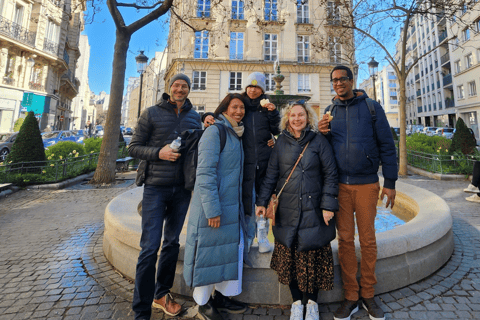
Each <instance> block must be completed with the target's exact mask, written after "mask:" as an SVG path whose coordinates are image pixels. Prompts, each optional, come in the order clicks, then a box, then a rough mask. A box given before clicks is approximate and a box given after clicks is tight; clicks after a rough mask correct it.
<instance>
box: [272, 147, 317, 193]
mask: <svg viewBox="0 0 480 320" xmlns="http://www.w3.org/2000/svg"><path fill="white" fill-rule="evenodd" d="M309 143H310V141H309V142H307V144H306V145H305V147H304V148H303V151H302V153H300V155H299V156H298V159H297V162H295V165H294V166H293V169H292V171H290V174H289V175H288V177H287V180H285V183H284V184H283V187H282V189H280V192H279V193H278V195H277V198H280V195H281V194H282V191H283V188H285V186H286V185H287V183H288V180H290V177H291V176H292V174H293V171H295V168H296V167H297V165H298V163H299V162H300V160H302V157H303V154H304V153H305V150H307V147H308V144H309Z"/></svg>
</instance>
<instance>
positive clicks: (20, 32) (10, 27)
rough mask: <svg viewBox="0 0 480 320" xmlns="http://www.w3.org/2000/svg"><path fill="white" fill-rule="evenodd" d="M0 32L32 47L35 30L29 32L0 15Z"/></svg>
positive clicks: (35, 34)
mask: <svg viewBox="0 0 480 320" xmlns="http://www.w3.org/2000/svg"><path fill="white" fill-rule="evenodd" d="M0 33H1V34H3V35H5V36H7V37H9V38H13V39H15V40H18V41H20V42H22V43H24V44H27V45H29V46H32V47H34V46H35V37H36V36H37V33H36V32H30V31H28V30H27V29H25V28H23V27H22V26H21V25H19V24H16V23H15V22H13V21H10V20H8V19H5V18H4V17H2V16H0Z"/></svg>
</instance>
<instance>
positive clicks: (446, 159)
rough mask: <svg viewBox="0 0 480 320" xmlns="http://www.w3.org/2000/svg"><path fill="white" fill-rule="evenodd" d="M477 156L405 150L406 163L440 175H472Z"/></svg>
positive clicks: (477, 159)
mask: <svg viewBox="0 0 480 320" xmlns="http://www.w3.org/2000/svg"><path fill="white" fill-rule="evenodd" d="M475 161H480V156H479V155H441V154H431V153H425V152H418V151H413V150H407V163H408V164H409V165H411V166H413V167H416V168H420V169H423V170H426V171H429V172H434V173H441V174H449V173H450V174H472V171H473V164H474V163H475Z"/></svg>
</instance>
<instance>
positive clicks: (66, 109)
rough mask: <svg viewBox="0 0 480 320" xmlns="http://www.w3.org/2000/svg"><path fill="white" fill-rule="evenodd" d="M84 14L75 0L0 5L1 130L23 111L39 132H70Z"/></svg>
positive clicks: (0, 1)
mask: <svg viewBox="0 0 480 320" xmlns="http://www.w3.org/2000/svg"><path fill="white" fill-rule="evenodd" d="M84 10H85V3H84V2H80V1H77V0H63V1H62V0H39V1H25V0H0V73H1V76H2V79H1V82H0V131H10V130H12V129H13V124H14V122H15V121H16V119H18V118H19V117H23V116H24V114H25V112H27V111H34V112H35V114H36V116H37V118H38V119H39V122H40V128H41V129H43V128H45V127H46V126H47V125H51V126H52V127H53V128H55V129H68V128H69V127H70V123H71V122H72V117H73V116H72V109H71V103H72V100H73V98H74V97H75V96H76V95H77V94H78V86H79V80H78V79H77V78H76V77H75V67H76V63H77V60H78V58H79V56H80V52H79V36H80V32H81V31H82V30H83V25H84V20H83V11H84Z"/></svg>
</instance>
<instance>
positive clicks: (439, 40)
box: [438, 30, 448, 43]
mask: <svg viewBox="0 0 480 320" xmlns="http://www.w3.org/2000/svg"><path fill="white" fill-rule="evenodd" d="M447 36H448V35H447V30H444V31H443V32H442V33H440V35H439V36H438V43H441V42H442V41H443V40H445V39H446V38H447Z"/></svg>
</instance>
